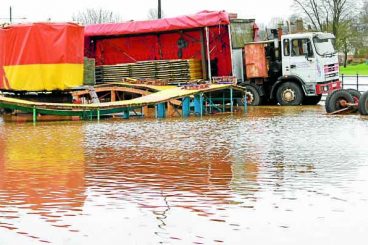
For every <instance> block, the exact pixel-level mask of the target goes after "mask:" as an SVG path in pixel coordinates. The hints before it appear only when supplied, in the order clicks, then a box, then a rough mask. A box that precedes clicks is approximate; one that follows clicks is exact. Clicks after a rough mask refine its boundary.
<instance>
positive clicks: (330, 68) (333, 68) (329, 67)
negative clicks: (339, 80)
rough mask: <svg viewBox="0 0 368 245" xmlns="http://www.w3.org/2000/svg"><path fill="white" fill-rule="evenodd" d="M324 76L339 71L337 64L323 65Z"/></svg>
mask: <svg viewBox="0 0 368 245" xmlns="http://www.w3.org/2000/svg"><path fill="white" fill-rule="evenodd" d="M324 68H325V74H327V73H331V72H338V71H339V64H331V65H325V67H324Z"/></svg>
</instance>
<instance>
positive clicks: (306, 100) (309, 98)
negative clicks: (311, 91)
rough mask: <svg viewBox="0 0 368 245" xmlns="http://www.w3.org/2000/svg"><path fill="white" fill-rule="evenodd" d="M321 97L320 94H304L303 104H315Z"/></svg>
mask: <svg viewBox="0 0 368 245" xmlns="http://www.w3.org/2000/svg"><path fill="white" fill-rule="evenodd" d="M321 99H322V95H317V96H306V97H304V100H303V105H317V104H318V103H319V102H320V101H321Z"/></svg>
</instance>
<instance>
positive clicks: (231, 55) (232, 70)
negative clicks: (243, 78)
mask: <svg viewBox="0 0 368 245" xmlns="http://www.w3.org/2000/svg"><path fill="white" fill-rule="evenodd" d="M227 31H228V32H229V45H230V59H231V60H230V64H231V73H232V75H233V76H234V66H233V65H234V64H233V42H232V37H231V28H230V24H229V25H228V28H227Z"/></svg>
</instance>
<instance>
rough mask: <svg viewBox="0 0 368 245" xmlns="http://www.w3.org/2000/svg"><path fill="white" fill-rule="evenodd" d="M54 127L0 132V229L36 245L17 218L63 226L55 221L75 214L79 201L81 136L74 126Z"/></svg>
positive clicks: (23, 127) (81, 199)
mask: <svg viewBox="0 0 368 245" xmlns="http://www.w3.org/2000/svg"><path fill="white" fill-rule="evenodd" d="M60 126H61V125H58V126H57V125H53V126H46V127H32V126H29V125H10V126H9V127H3V128H2V129H1V137H0V141H1V147H0V148H1V151H0V158H1V164H0V213H1V214H5V215H1V216H0V217H1V219H0V228H6V229H9V230H14V231H16V232H17V233H18V234H22V235H25V236H28V237H30V238H34V239H36V240H37V239H38V240H40V241H42V239H41V238H40V236H37V235H33V233H30V230H32V224H26V225H25V226H24V227H23V225H21V224H20V223H19V222H20V220H22V219H25V220H28V222H30V221H31V220H32V219H34V218H35V217H40V219H41V220H44V221H45V222H46V223H51V226H53V227H63V228H68V227H70V225H69V224H65V223H63V221H62V219H61V218H62V217H64V216H75V215H79V214H80V211H81V207H82V206H83V204H84V201H85V194H84V191H85V183H84V171H85V167H84V149H83V145H82V139H83V134H82V131H81V130H80V127H79V126H78V127H73V126H72V128H71V130H70V131H69V132H68V131H65V130H64V127H62V128H61V127H60ZM64 126H65V125H64ZM12 220H14V221H12ZM39 232H40V231H36V233H39Z"/></svg>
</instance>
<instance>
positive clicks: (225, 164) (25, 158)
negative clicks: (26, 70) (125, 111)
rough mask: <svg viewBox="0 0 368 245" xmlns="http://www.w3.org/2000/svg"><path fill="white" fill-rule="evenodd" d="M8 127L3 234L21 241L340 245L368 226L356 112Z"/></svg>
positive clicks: (367, 167)
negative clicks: (322, 244) (327, 244)
mask: <svg viewBox="0 0 368 245" xmlns="http://www.w3.org/2000/svg"><path fill="white" fill-rule="evenodd" d="M0 132H1V136H0V142H1V147H0V153H1V154H0V160H1V163H0V177H1V180H0V213H1V215H0V216H1V218H0V220H1V221H0V235H1V237H4V236H5V237H8V239H12V240H13V239H15V241H20V242H22V241H23V240H17V239H23V238H24V237H27V238H29V239H31V241H33V240H37V241H48V242H51V243H66V244H69V243H72V244H81V243H84V244H85V243H96V242H97V243H109V244H111V243H113V244H122V243H124V244H160V243H169V244H172V243H174V244H176V243H183V244H188V243H198V244H208V243H210V244H212V243H221V242H224V243H226V244H243V243H244V239H246V240H247V241H249V242H257V243H271V242H272V243H278V244H295V243H298V244H306V241H308V242H310V241H312V242H316V241H320V239H323V240H325V241H330V242H331V241H332V242H334V241H335V240H333V239H332V240H331V238H330V237H332V236H331V234H332V233H334V234H338V235H337V237H338V238H339V239H338V243H339V242H340V241H341V242H346V241H347V240H346V237H348V234H349V235H351V234H354V236H356V237H358V238H363V237H364V236H365V234H364V232H361V230H360V229H358V227H363V228H368V224H367V221H366V220H364V219H362V218H361V215H360V214H361V213H362V212H364V210H365V206H366V205H367V203H366V202H367V200H368V191H367V190H366V188H365V186H366V184H368V162H367V159H368V152H367V150H366V149H367V143H366V139H367V138H368V125H367V121H366V120H364V118H362V117H360V116H357V115H351V116H344V117H329V116H325V115H323V111H322V109H321V108H320V107H303V108H298V107H292V108H286V107H276V108H275V107H264V108H256V109H255V108H251V109H250V112H249V115H248V116H246V117H244V116H242V115H234V116H225V117H223V116H221V117H216V116H215V117H211V118H203V119H196V118H191V119H188V120H181V119H175V120H163V121H156V120H150V121H145V120H139V121H106V122H101V123H88V122H84V123H75V122H74V123H52V124H50V123H46V124H41V125H38V126H36V127H33V126H32V125H29V124H24V125H17V124H2V125H1V127H0ZM346 220H350V221H351V222H345V221H346ZM336 223H338V224H339V228H336V227H335V226H334V224H336ZM315 229H318V230H319V231H320V232H317V233H313V232H314V230H315ZM364 230H365V229H363V230H362V231H364ZM264 231H268V232H269V233H270V234H273V235H270V236H264ZM14 232H18V233H16V234H17V235H15V236H14V235H13V233H14ZM336 232H338V233H336ZM311 233H313V234H314V235H310V234H311ZM307 234H309V236H307ZM26 242H27V243H28V242H29V241H28V240H27V241H26ZM335 244H336V242H335Z"/></svg>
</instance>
